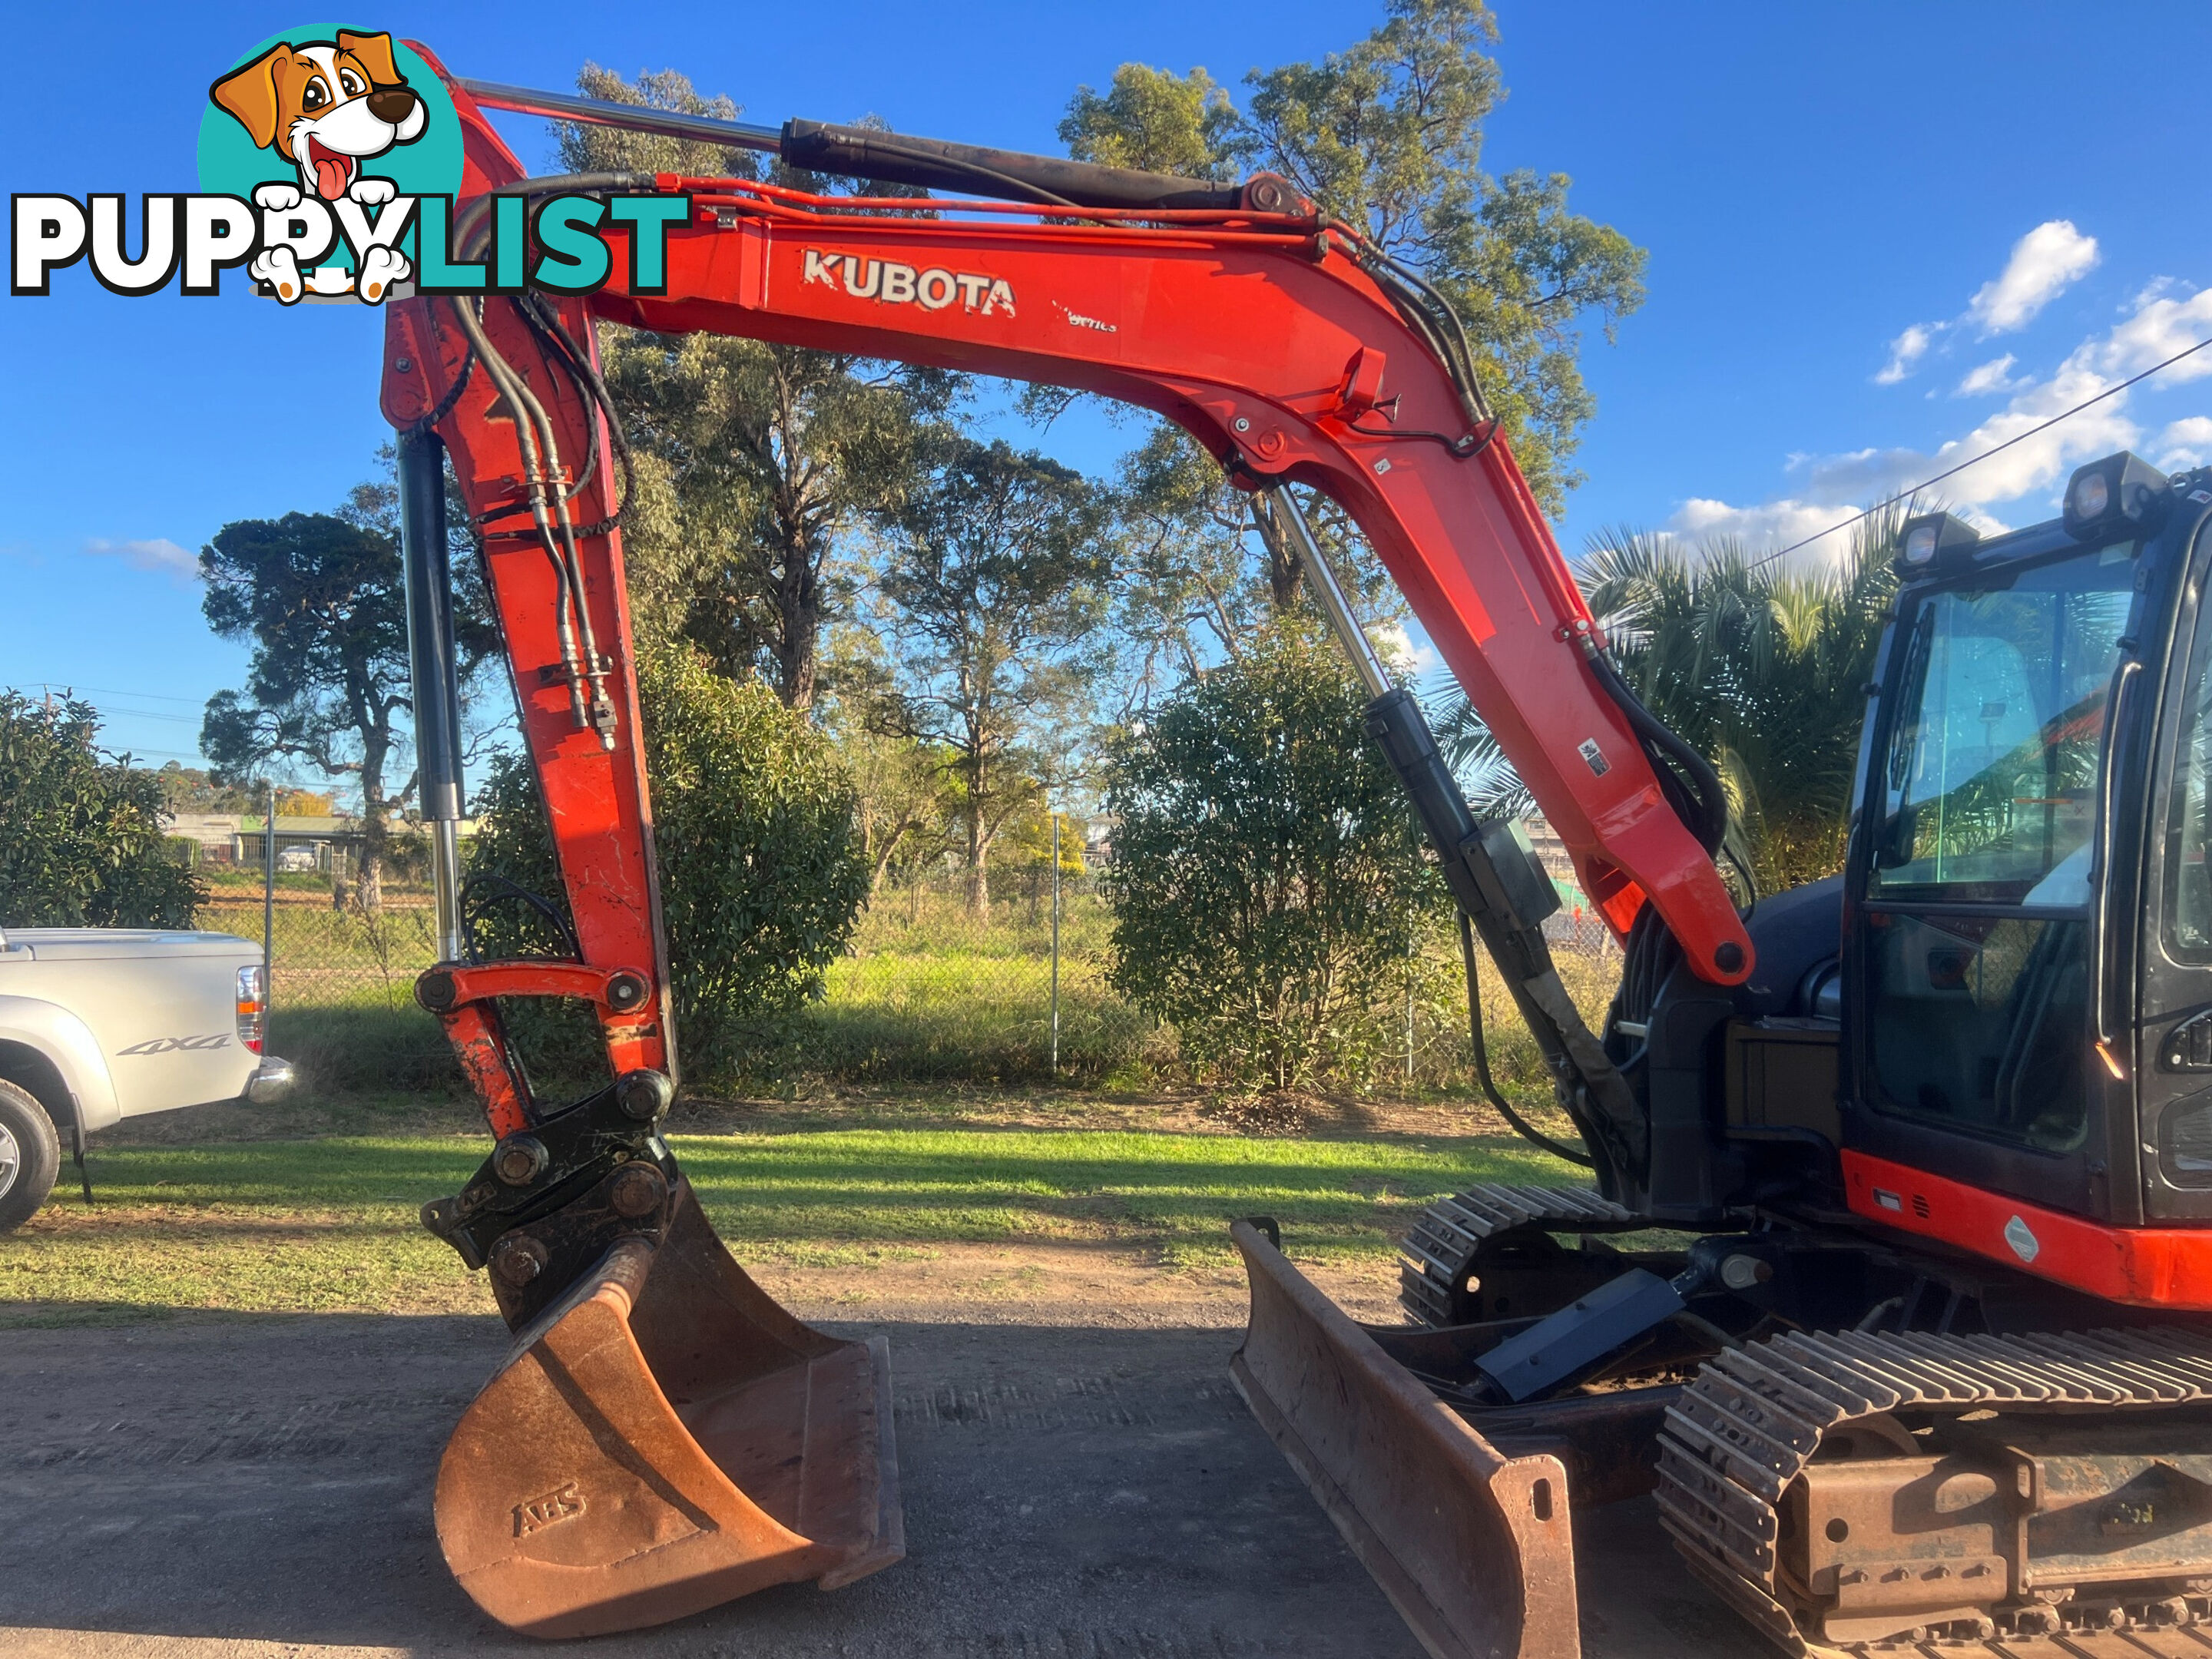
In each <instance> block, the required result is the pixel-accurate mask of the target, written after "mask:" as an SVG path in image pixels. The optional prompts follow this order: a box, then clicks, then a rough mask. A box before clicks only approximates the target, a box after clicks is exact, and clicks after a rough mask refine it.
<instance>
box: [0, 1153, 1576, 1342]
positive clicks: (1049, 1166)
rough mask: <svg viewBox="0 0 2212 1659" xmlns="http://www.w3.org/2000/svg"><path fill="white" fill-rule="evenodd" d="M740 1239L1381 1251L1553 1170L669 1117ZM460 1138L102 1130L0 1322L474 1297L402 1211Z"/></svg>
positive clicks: (6, 1295) (695, 1171)
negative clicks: (1248, 1229)
mask: <svg viewBox="0 0 2212 1659" xmlns="http://www.w3.org/2000/svg"><path fill="white" fill-rule="evenodd" d="M675 1146H676V1149H677V1152H678V1157H679V1158H682V1159H683V1161H684V1167H685V1169H686V1170H687V1171H688V1172H689V1174H690V1177H691V1179H692V1181H693V1182H694V1183H695V1185H696V1188H697V1189H698V1192H699V1194H700V1198H701V1200H702V1203H703V1204H704V1205H705V1206H706V1208H707V1211H708V1214H709V1215H710V1216H711V1217H712V1218H713V1220H714V1225H715V1226H716V1227H717V1228H718V1229H719V1230H720V1231H721V1233H722V1235H723V1237H726V1238H727V1239H728V1240H730V1241H731V1243H732V1248H733V1249H735V1250H736V1252H737V1254H738V1256H739V1257H740V1259H744V1260H752V1261H761V1260H768V1261H780V1262H783V1263H786V1264H788V1265H791V1266H795V1267H805V1266H812V1265H828V1264H850V1263H854V1262H866V1261H871V1260H894V1261H895V1260H899V1259H902V1258H903V1257H910V1256H912V1255H915V1254H916V1253H926V1252H927V1250H928V1249H930V1248H931V1247H933V1246H938V1245H942V1244H946V1243H1015V1244H1018V1243H1049V1242H1072V1243H1085V1242H1090V1243H1112V1244H1117V1245H1121V1246H1134V1247H1139V1248H1144V1249H1152V1250H1155V1251H1157V1252H1158V1255H1159V1259H1160V1261H1162V1263H1163V1265H1164V1266H1166V1267H1170V1268H1187V1267H1207V1266H1214V1265H1221V1264H1225V1262H1226V1261H1228V1259H1229V1255H1228V1249H1227V1243H1226V1238H1225V1233H1226V1229H1227V1226H1228V1224H1229V1222H1230V1221H1231V1219H1233V1218H1237V1217H1238V1216H1243V1215H1249V1214H1253V1213H1255V1212H1261V1213H1267V1214H1272V1215H1273V1216H1275V1217H1276V1218H1278V1219H1279V1220H1280V1221H1281V1222H1282V1224H1283V1226H1284V1231H1285V1243H1286V1245H1287V1246H1288V1247H1289V1249H1291V1253H1292V1255H1294V1256H1297V1257H1298V1258H1301V1259H1304V1260H1307V1261H1331V1260H1337V1261H1344V1260H1350V1259H1372V1258H1375V1257H1378V1256H1382V1255H1387V1254H1388V1252H1389V1249H1390V1248H1391V1241H1392V1238H1393V1237H1394V1235H1395V1232H1396V1231H1401V1230H1402V1229H1403V1228H1404V1226H1405V1225H1406V1224H1407V1222H1408V1221H1409V1220H1410V1219H1411V1218H1412V1216H1413V1213H1414V1212H1416V1211H1417V1210H1418V1209H1419V1207H1420V1206H1422V1205H1424V1204H1426V1203H1427V1202H1429V1201H1430V1200H1432V1199H1434V1198H1436V1197H1437V1196H1438V1195H1440V1194H1444V1193H1448V1192H1452V1191H1455V1190H1457V1189H1458V1188H1462V1187H1465V1186H1466V1185H1468V1183H1470V1182H1477V1181H1499V1180H1503V1181H1535V1182H1553V1183H1556V1184H1561V1185H1564V1184H1567V1182H1569V1181H1570V1180H1571V1178H1572V1176H1573V1171H1571V1170H1569V1169H1568V1168H1567V1166H1565V1164H1558V1163H1555V1162H1554V1161H1553V1160H1552V1159H1550V1158H1546V1157H1544V1156H1542V1155H1541V1154H1539V1153H1535V1152H1531V1151H1529V1150H1528V1149H1527V1148H1525V1147H1523V1146H1521V1145H1520V1144H1519V1143H1517V1142H1515V1141H1511V1140H1510V1139H1496V1138H1489V1137H1481V1138H1468V1139H1437V1140H1434V1141H1421V1142H1407V1141H1371V1140H1322V1139H1268V1140H1247V1139H1237V1138H1235V1137H1232V1136H1227V1135H1189V1134H1163V1133H1145V1132H1139V1131H1073V1132H1069V1131H1048V1130H1023V1129H975V1130H968V1129H939V1130H882V1129H846V1130H835V1131H828V1132H819V1133H814V1132H801V1133H776V1134H732V1135H717V1136H711V1137H705V1136H699V1137H678V1138H677V1139H676V1141H675ZM484 1150H485V1146H484V1143H483V1141H482V1140H481V1139H472V1138H467V1137H462V1136H409V1137H397V1136H349V1137H342V1138H332V1139H319V1140H296V1141H246V1142H235V1143H230V1144H227V1145H219V1146H182V1147H162V1146H142V1147H121V1148H117V1149H114V1150H112V1151H106V1152H98V1153H96V1154H95V1155H94V1158H93V1160H92V1163H93V1171H94V1181H95V1184H96V1191H97V1194H98V1200H99V1201H98V1203H97V1204H96V1205H95V1206H94V1207H93V1208H92V1209H90V1210H89V1211H88V1210H87V1209H85V1207H84V1206H82V1204H81V1203H80V1202H77V1201H76V1200H72V1199H70V1198H69V1197H67V1196H66V1195H65V1194H58V1195H57V1198H56V1200H55V1201H54V1202H53V1203H52V1204H50V1205H49V1206H48V1207H47V1208H46V1211H44V1212H42V1213H41V1214H40V1216H39V1217H38V1218H35V1219H34V1220H33V1222H32V1223H31V1224H30V1225H28V1226H27V1227H26V1228H25V1229H24V1230H23V1231H21V1232H19V1233H16V1234H15V1235H13V1236H12V1237H4V1238H0V1325H4V1324H7V1323H10V1322H17V1323H20V1322H25V1321H32V1322H37V1321H45V1320H50V1319H52V1318H53V1317H56V1314H55V1312H54V1310H56V1309H57V1308H60V1309H66V1310H70V1316H71V1317H113V1316H120V1315H122V1314H124V1313H125V1312H127V1311H128V1310H149V1311H151V1310H161V1309H165V1308H175V1307H190V1308H216V1309H231V1310H248V1311H301V1312H307V1311H335V1310H366V1311H390V1312H431V1311H446V1310H458V1309H482V1310H489V1305H490V1303H489V1296H488V1295H487V1294H486V1293H485V1292H484V1291H483V1284H482V1280H481V1278H480V1277H471V1276H470V1275H467V1274H465V1273H463V1272H462V1271H461V1269H460V1267H459V1262H458V1261H456V1260H455V1258H454V1257H453V1254H452V1252H451V1251H450V1250H449V1249H447V1247H446V1246H444V1245H443V1244H441V1243H438V1242H437V1241H436V1240H435V1239H433V1238H432V1237H430V1236H429V1235H428V1234H427V1233H425V1232H424V1231H422V1228H421V1226H420V1225H418V1223H417V1222H416V1209H417V1207H418V1206H419V1205H420V1204H421V1202H422V1200H424V1199H427V1198H432V1197H437V1196H440V1195H442V1194H448V1193H452V1192H454V1191H456V1190H458V1188H459V1187H460V1185H461V1183H462V1182H464V1181H465V1179H466V1178H467V1177H468V1176H469V1175H470V1174H471V1171H473V1170H474V1169H475V1168H476V1166H477V1163H478V1161H479V1160H480V1159H481V1158H482V1157H483V1152H484Z"/></svg>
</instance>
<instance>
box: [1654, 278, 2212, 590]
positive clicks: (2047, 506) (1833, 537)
mask: <svg viewBox="0 0 2212 1659" xmlns="http://www.w3.org/2000/svg"><path fill="white" fill-rule="evenodd" d="M2206 337H2212V289H2207V290H2205V291H2204V292H2202V293H2196V294H2190V293H2186V292H2183V291H2179V285H2178V284H2174V283H2165V282H2161V283H2152V284H2151V285H2149V286H2148V287H2147V288H2145V289H2142V291H2141V292H2139V293H2138V294H2137V295H2136V297H2135V299H2134V301H2131V302H2130V308H2129V309H2128V311H2127V313H2126V314H2125V315H2124V316H2123V317H2122V318H2121V319H2120V320H2119V321H2118V323H2116V324H2115V325H2113V326H2112V328H2111V329H2109V330H2107V331H2104V332H2102V333H2100V334H2093V335H2091V336H2090V337H2088V338H2087V339H2085V340H2083V341H2081V343H2079V344H2077V345H2076V346H2075V348H2074V349H2073V350H2072V351H2070V352H2069V353H2068V354H2067V356H2066V359H2065V361H2064V362H2062V363H2060V364H2059V366H2058V368H2057V369H2056V370H2055V371H2054V372H2053V373H2052V374H2051V375H2050V376H2049V377H2047V378H2045V379H2043V380H2035V379H2033V378H2032V377H2022V378H2021V379H2017V380H2006V379H2004V378H2003V377H2004V376H2006V375H2008V374H2010V371H2011V369H2012V368H2013V366H2014V360H2013V358H2012V357H2011V356H2010V355H2009V354H2008V355H2007V356H2004V357H2001V358H1999V359H1997V360H1996V361H1995V362H1990V363H1985V364H1984V365H1983V366H1982V367H1981V368H1978V369H1976V370H1975V371H1973V372H1972V374H1969V375H1968V376H1967V377H1966V380H1965V381H1964V382H1962V383H1961V386H1960V389H1961V391H1965V390H1968V389H1970V388H1975V387H1979V386H1987V387H1988V388H1989V389H1991V390H1998V389H2002V391H2005V392H2009V393H2010V394H2011V395H2010V396H2009V398H2008V399H2007V401H2006V403H2005V405H2004V407H2003V408H2002V409H2001V410H1997V411H1996V412H1995V413H1993V414H1991V415H1990V416H1986V417H1985V418H1984V419H1983V420H1982V421H1980V422H1978V423H1977V424H1976V425H1975V426H1974V427H1973V428H1972V430H1970V431H1968V432H1966V433H1964V434H1962V435H1960V436H1959V437H1956V438H1953V439H1951V440H1949V441H1947V442H1945V443H1943V444H1941V445H1939V446H1938V447H1936V448H1935V449H1933V450H1929V451H1923V450H1918V449H1911V448H1882V447H1868V448H1865V449H1857V450H1847V451H1844V452H1841V453H1836V454H1830V455H1806V454H1803V453H1791V454H1790V455H1789V456H1788V457H1787V461H1786V465H1787V471H1789V473H1790V476H1791V488H1790V492H1789V493H1788V494H1787V495H1781V496H1778V497H1776V498H1775V499H1772V500H1770V501H1763V502H1757V503H1751V504H1741V503H1736V502H1731V501H1719V500H1714V499H1711V498H1709V497H1693V498H1692V499H1690V500H1687V501H1684V502H1683V503H1682V504H1681V506H1680V508H1679V509H1678V510H1677V512H1676V513H1675V514H1674V517H1673V519H1672V520H1669V521H1668V529H1669V530H1670V531H1671V532H1674V534H1676V535H1679V536H1681V537H1684V538H1689V539H1692V540H1701V541H1702V540H1711V539H1717V538H1727V537H1735V538H1740V539H1741V540H1742V541H1743V542H1744V543H1745V544H1747V546H1749V547H1751V548H1753V549H1754V550H1757V549H1760V548H1771V547H1782V546H1787V545H1789V544H1791V543H1794V542H1797V541H1801V540H1804V539H1805V538H1808V537H1816V538H1818V539H1817V540H1815V541H1814V543H1813V544H1812V545H1811V546H1809V547H1808V548H1807V549H1806V550H1804V551H1803V552H1802V554H1801V555H1800V556H1799V557H1800V559H1801V560H1802V561H1803V562H1809V563H1817V562H1820V561H1822V560H1823V559H1826V558H1832V557H1833V556H1836V555H1838V553H1840V552H1841V551H1842V550H1843V548H1844V546H1845V545H1846V544H1847V540H1848V538H1847V537H1846V536H1845V535H1844V534H1840V533H1831V534H1826V535H1822V534H1821V532H1826V531H1829V530H1830V527H1831V526H1837V525H1839V524H1840V523H1842V521H1844V520H1847V519H1849V518H1850V517H1851V516H1852V515H1853V514H1854V513H1857V511H1858V509H1859V508H1860V507H1863V506H1864V505H1865V504H1867V503H1868V502H1870V501H1878V500H1881V499H1883V498H1885V497H1887V496H1891V495H1897V494H1899V493H1901V492H1903V491H1905V490H1906V489H1912V488H1914V487H1915V486H1917V485H1918V484H1919V483H1922V482H1923V480H1926V479H1929V478H1933V477H1936V474H1938V473H1941V472H1945V471H1948V470H1949V469H1950V468H1952V467H1954V466H1957V465H1960V463H1962V462H1965V463H1969V464H1968V465H1965V467H1964V468H1963V470H1962V471H1960V472H1959V473H1958V474H1957V475H1956V476H1954V477H1949V478H1945V479H1942V481H1940V482H1938V483H1936V484H1934V485H1933V487H1932V488H1930V489H1929V491H1928V495H1927V499H1929V501H1940V502H1941V503H1942V505H1944V506H1946V507H1948V508H1949V509H1950V510H1951V511H1952V512H1954V513H1958V514H1960V516H1961V517H1962V518H1965V519H1966V520H1968V521H1969V522H1971V523H1972V524H1974V525H1975V526H1976V527H1977V528H1979V529H1981V530H1982V531H1983V532H1984V533H1985V534H1990V533H1995V532H1998V531H2001V530H2002V529H2004V528H2005V527H2006V525H2005V522H2004V519H2003V518H2002V517H2000V516H1999V513H1997V512H1996V510H1994V509H1997V508H2002V507H2006V506H2007V505H2008V504H2009V503H2014V502H2018V503H2021V511H2019V512H2017V513H2009V514H2008V515H2007V516H2009V517H2013V518H2015V519H2017V520H2020V521H2021V522H2032V521H2033V520H2039V519H2043V518H2048V517H2051V516H2054V515H2055V514H2056V513H2057V498H2056V494H2055V490H2056V487H2057V485H2058V484H2060V483H2063V480H2064V479H2065V478H2066V477H2067V476H2068V475H2069V473H2070V472H2071V471H2073V469H2074V468H2075V467H2076V466H2079V465H2081V463H2082V462H2084V461H2087V460H2093V459H2096V458H2097V457H2098V456H2100V455H2109V454H2111V453H2112V452H2113V451H2115V450H2119V449H2130V448H2136V447H2142V450H2143V452H2144V453H2147V454H2148V455H2150V456H2151V457H2152V458H2153V459H2154V460H2155V461H2156V462H2157V464H2158V465H2160V466H2162V467H2164V468H2166V470H2168V471H2175V470H2179V468H2182V467H2185V466H2195V465H2205V464H2208V463H2212V416H2208V415H2173V416H2167V417H2166V419H2165V421H2164V422H2163V424H2162V425H2160V427H2159V428H2158V429H2157V432H2156V435H2155V436H2154V437H2146V434H2145V430H2144V428H2143V427H2142V425H2140V424H2138V422H2137V421H2136V419H2135V418H2134V417H2133V416H2131V415H2130V399H2131V398H2136V397H2138V396H2140V395H2142V393H2149V394H2152V395H2155V394H2156V393H2157V392H2160V391H2164V390H2166V389H2169V388H2171V387H2172V386H2177V385H2180V384H2183V383H2185V382H2187V381H2191V380H2199V379H2202V378H2203V377H2204V376H2206V375H2212V350H2208V351H2206V352H2204V353H2202V354H2200V355H2199V356H2195V357H2190V358H2185V359H2184V360H2183V361H2182V362H2179V363H2176V364H2175V365H2174V366H2173V367H2172V368H2170V369H2167V370H2166V371H2165V372H2164V373H2162V374H2160V375H2159V376H2158V377H2157V378H2156V379H2155V380H2150V381H2148V382H2147V383H2146V384H2145V386H2143V388H2142V393H2139V392H2137V390H2136V388H2133V387H2130V389H2129V390H2127V391H2124V392H2114V393H2113V395H2112V396H2110V397H2107V398H2104V400H2103V401H2101V402H2099V403H2095V404H2090V406H2089V407H2087V408H2086V409H2082V410H2080V412H2079V413H2076V414H2073V415H2070V416H2068V418H2066V419H2064V420H2063V421H2061V422H2058V424H2057V425H2055V426H2051V427H2050V428H2047V429H2045V430H2037V428H2040V427H2042V426H2043V424H2044V422H2047V421H2049V420H2051V418H2052V417H2053V416H2058V415H2061V414H2063V413H2065V411H2067V410H2071V409H2073V408H2075V405H2077V404H2083V403H2086V402H2087V400H2088V399H2090V398H2094V397H2096V396H2097V395H2098V394H2099V393H2100V392H2106V391H2108V390H2110V389H2111V388H2112V387H2114V386H2118V383H2119V382H2120V381H2122V380H2125V379H2127V378H2129V377H2130V376H2131V375H2135V374H2141V373H2142V371H2143V370H2145V369H2147V368H2150V367H2152V366H2153V365H2154V364H2156V363H2159V362H2163V361H2164V360H2165V359H2166V358H2168V357H2171V356H2173V355H2174V353H2175V352H2177V351H2179V350H2181V349H2183V348H2185V347H2187V346H2190V345H2193V344H2195V343H2197V341H2199V340H2202V339H2204V338H2206ZM2000 380H2002V386H2001V387H2000V386H1999V382H2000ZM2200 406H2201V404H2200ZM2001 444H2009V446H2010V447H2007V448H2005V449H2003V450H2002V451H2001V452H2000V453H1996V454H1990V453H1989V452H1990V451H1992V450H1996V448H1997V447H1998V446H1999V445H2001ZM1975 457H1984V458H1985V459H1973V458H1975Z"/></svg>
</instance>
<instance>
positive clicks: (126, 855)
mask: <svg viewBox="0 0 2212 1659" xmlns="http://www.w3.org/2000/svg"><path fill="white" fill-rule="evenodd" d="M98 734H99V715H98V714H96V713H95V712H94V709H93V708H92V706H91V705H90V704H89V703H84V702H77V701H76V700H75V699H73V698H71V699H66V700H64V701H62V702H33V700H32V699H31V698H28V697H26V696H19V695H18V694H16V693H15V692H13V691H0V927H191V925H192V914H193V912H194V911H195V910H197V908H199V906H200V903H201V902H202V901H203V900H204V899H205V898H206V896H207V890H206V889H205V887H204V886H203V885H202V884H201V883H200V881H199V879H198V878H197V877H196V876H194V875H193V874H192V872H191V871H190V870H187V869H185V868H184V867H183V866H180V865H179V864H178V863H177V861H176V859H175V855H174V854H173V853H172V852H171V851H170V849H169V846H168V842H167V837H166V836H164V835H163V834H162V831H161V817H162V814H163V811H164V810H165V802H164V800H163V798H162V793H161V778H160V776H159V775H157V774H155V773H152V772H142V771H139V770H137V769H135V768H132V767H131V766H129V765H127V764H125V762H124V760H123V759H121V758H119V757H116V756H112V755H109V754H107V753H106V752H105V751H104V750H100V748H98V747H97V746H96V745H95V743H94V739H95V738H96V737H97V736H98Z"/></svg>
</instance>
